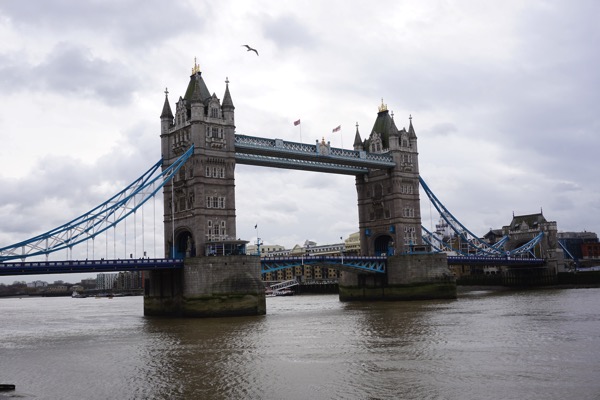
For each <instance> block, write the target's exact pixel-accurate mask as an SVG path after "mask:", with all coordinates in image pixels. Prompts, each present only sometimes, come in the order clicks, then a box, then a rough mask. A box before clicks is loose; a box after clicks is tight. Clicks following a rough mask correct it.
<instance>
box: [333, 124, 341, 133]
mask: <svg viewBox="0 0 600 400" xmlns="http://www.w3.org/2000/svg"><path fill="white" fill-rule="evenodd" d="M340 129H342V126H341V125H338V126H337V127H336V128H333V132H339V131H340Z"/></svg>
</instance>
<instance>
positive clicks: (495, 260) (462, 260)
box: [448, 256, 546, 266]
mask: <svg viewBox="0 0 600 400" xmlns="http://www.w3.org/2000/svg"><path fill="white" fill-rule="evenodd" d="M545 263H546V260H544V259H543V258H509V257H479V256H448V265H489V266H493V265H498V266H499V265H506V266H519V265H522V266H528V265H540V266H541V265H544V264H545Z"/></svg>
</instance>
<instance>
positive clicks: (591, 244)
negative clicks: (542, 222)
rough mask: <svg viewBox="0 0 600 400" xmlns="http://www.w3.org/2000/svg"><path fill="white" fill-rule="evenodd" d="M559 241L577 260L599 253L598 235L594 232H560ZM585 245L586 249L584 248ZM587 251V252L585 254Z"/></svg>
mask: <svg viewBox="0 0 600 400" xmlns="http://www.w3.org/2000/svg"><path fill="white" fill-rule="evenodd" d="M557 237H558V241H559V242H560V243H561V244H562V246H563V247H564V248H565V249H566V251H568V252H569V253H570V255H571V256H572V257H573V258H574V259H575V260H580V259H582V258H600V257H593V255H595V254H598V251H599V250H598V235H596V234H595V233H594V232H585V231H584V232H559V233H558V234H557ZM584 247H585V250H584ZM584 251H585V254H584Z"/></svg>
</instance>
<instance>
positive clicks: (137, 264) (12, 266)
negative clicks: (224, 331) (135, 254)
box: [0, 258, 183, 276]
mask: <svg viewBox="0 0 600 400" xmlns="http://www.w3.org/2000/svg"><path fill="white" fill-rule="evenodd" d="M179 268H183V259H170V258H140V259H123V260H69V261H28V262H4V263H0V276H7V275H43V274H70V273H82V272H83V273H85V272H97V273H101V272H117V271H149V270H158V269H179Z"/></svg>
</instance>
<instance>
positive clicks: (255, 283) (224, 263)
mask: <svg viewBox="0 0 600 400" xmlns="http://www.w3.org/2000/svg"><path fill="white" fill-rule="evenodd" d="M145 290H146V292H145V295H144V315H147V316H174V317H200V318H202V317H228V316H248V315H264V314H265V313H266V302H265V288H264V285H263V283H262V281H261V279H260V259H259V257H257V256H223V257H191V258H186V259H185V265H184V268H183V270H182V271H151V272H150V275H149V279H148V280H147V281H146V289H145Z"/></svg>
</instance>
